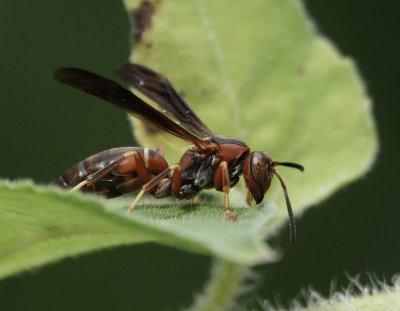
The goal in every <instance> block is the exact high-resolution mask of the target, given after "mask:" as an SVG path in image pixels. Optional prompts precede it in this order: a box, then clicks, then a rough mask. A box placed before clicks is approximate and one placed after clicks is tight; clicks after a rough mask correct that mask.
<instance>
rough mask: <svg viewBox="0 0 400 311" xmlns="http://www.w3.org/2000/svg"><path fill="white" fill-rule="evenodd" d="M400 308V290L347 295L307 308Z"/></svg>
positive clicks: (320, 310)
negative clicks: (340, 298) (338, 299)
mask: <svg viewBox="0 0 400 311" xmlns="http://www.w3.org/2000/svg"><path fill="white" fill-rule="evenodd" d="M342 300H343V297H342ZM399 309H400V293H399V291H398V290H397V291H391V292H382V293H376V294H374V295H365V296H362V297H346V298H345V299H344V301H335V302H332V301H325V302H321V306H318V307H315V308H307V309H297V310H299V311H300V310H304V311H305V310H308V311H353V310H363V311H382V310H393V311H395V310H399Z"/></svg>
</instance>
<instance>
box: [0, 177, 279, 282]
mask: <svg viewBox="0 0 400 311" xmlns="http://www.w3.org/2000/svg"><path fill="white" fill-rule="evenodd" d="M147 201H148V200H146V199H144V202H143V204H142V205H141V206H140V207H138V209H137V210H135V212H134V213H132V214H130V215H127V214H126V213H125V207H126V206H128V205H129V203H130V201H129V200H128V199H117V200H110V201H106V200H105V199H101V198H99V197H97V196H90V195H83V194H81V193H66V192H64V191H61V190H59V189H55V188H53V187H36V186H34V185H33V184H32V183H30V182H20V183H9V182H2V183H0V232H1V234H0V278H2V277H5V276H9V275H11V274H15V273H18V272H21V271H23V270H26V269H31V268H34V267H40V266H42V265H44V264H47V263H49V262H54V261H56V260H59V259H61V258H63V257H66V256H75V255H77V254H80V253H84V252H89V251H93V250H95V249H100V248H105V247H111V246H115V245H122V244H135V243H144V242H150V241H156V242H159V243H163V244H165V245H169V246H174V247H178V248H181V249H185V250H188V251H192V252H198V253H203V254H208V255H213V256H216V257H219V258H223V259H226V260H228V261H230V262H235V263H236V264H238V263H239V264H254V263H257V262H260V261H267V260H273V259H274V252H272V251H270V250H269V249H268V248H267V247H266V246H265V245H263V243H262V239H263V234H262V231H263V230H265V228H266V227H268V223H269V222H270V220H271V219H272V218H273V214H272V213H271V209H268V208H263V209H261V210H258V209H243V208H240V207H237V208H235V209H234V210H235V212H237V213H238V214H240V216H241V221H240V222H238V223H232V222H230V221H227V220H225V217H224V213H223V206H218V205H216V204H214V203H204V204H202V205H194V206H192V205H191V204H190V203H186V202H182V201H181V202H176V201H175V200H160V201H157V202H159V203H160V204H161V205H157V204H156V203H155V202H154V201H153V200H151V201H150V202H147ZM105 203H107V205H108V206H105ZM272 210H276V208H275V209H274V208H272Z"/></svg>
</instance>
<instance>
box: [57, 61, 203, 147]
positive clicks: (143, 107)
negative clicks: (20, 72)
mask: <svg viewBox="0 0 400 311" xmlns="http://www.w3.org/2000/svg"><path fill="white" fill-rule="evenodd" d="M53 78H54V79H56V80H57V81H60V82H62V83H64V84H67V85H69V86H72V87H75V88H77V89H79V90H82V91H84V92H86V93H89V94H91V95H94V96H97V97H99V98H102V99H104V100H106V101H108V102H110V103H112V104H114V105H115V106H117V107H119V108H121V109H123V110H125V111H126V112H128V113H129V114H131V115H133V116H135V117H137V118H139V119H141V120H144V121H146V122H150V123H151V124H152V125H154V126H156V127H158V128H159V129H161V130H163V131H165V132H168V133H170V134H173V135H175V136H177V137H179V138H181V139H184V140H188V141H190V142H192V143H194V144H195V145H197V146H199V147H204V143H203V142H202V140H200V139H199V138H197V137H196V136H194V135H193V134H192V133H190V132H188V131H187V130H186V129H184V128H183V127H181V126H180V125H178V124H177V123H175V122H174V121H172V120H171V119H169V118H168V117H167V116H166V115H164V114H163V113H161V112H159V111H158V110H157V109H154V108H153V107H151V106H150V105H148V104H147V103H146V102H144V101H143V100H141V99H140V98H139V97H137V96H136V95H134V94H133V93H132V92H130V91H128V90H127V89H125V88H123V87H122V86H121V85H119V84H117V83H116V82H114V81H112V80H109V79H106V78H103V77H102V76H99V75H97V74H94V73H91V72H89V71H86V70H83V69H78V68H60V69H57V70H56V71H54V72H53Z"/></svg>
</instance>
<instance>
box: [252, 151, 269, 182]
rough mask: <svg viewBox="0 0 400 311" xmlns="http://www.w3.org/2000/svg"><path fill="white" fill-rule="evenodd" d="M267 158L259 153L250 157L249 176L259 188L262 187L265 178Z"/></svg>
mask: <svg viewBox="0 0 400 311" xmlns="http://www.w3.org/2000/svg"><path fill="white" fill-rule="evenodd" d="M267 165H268V163H267V157H266V154H264V153H261V152H254V154H253V156H252V157H251V165H250V170H251V175H252V177H253V179H254V181H255V182H256V183H257V184H258V185H259V186H260V187H263V185H264V183H265V180H266V177H267V170H268V168H267Z"/></svg>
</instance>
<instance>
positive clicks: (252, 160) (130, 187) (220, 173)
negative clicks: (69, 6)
mask: <svg viewBox="0 0 400 311" xmlns="http://www.w3.org/2000/svg"><path fill="white" fill-rule="evenodd" d="M115 72H116V74H117V75H118V76H119V77H120V78H122V80H124V81H125V82H127V83H128V84H129V85H130V86H132V87H133V88H134V89H136V90H138V91H139V92H141V93H143V94H144V95H145V96H146V97H148V98H150V99H151V100H153V101H154V102H156V103H157V104H158V105H159V106H160V107H161V109H162V110H163V111H165V112H168V113H170V114H172V115H173V116H174V117H175V118H176V119H177V120H178V121H179V124H178V123H177V122H175V121H173V120H172V119H170V118H169V117H168V116H167V115H166V114H165V113H163V112H161V111H159V110H157V109H155V108H153V107H152V106H150V105H149V104H147V103H146V102H145V101H143V100H142V99H140V98H139V97H137V96H136V95H135V94H133V93H132V92H131V91H129V90H127V89H126V88H124V87H122V86H121V85H119V84H117V83H116V82H114V81H112V80H109V79H106V78H104V77H102V76H99V75H97V74H94V73H91V72H89V71H86V70H83V69H78V68H61V69H58V70H56V71H55V72H54V73H53V77H54V79H56V80H57V81H59V82H62V83H64V84H67V85H69V86H72V87H74V88H77V89H79V90H82V91H84V92H86V93H89V94H91V95H94V96H97V97H99V98H101V99H104V100H106V101H108V102H110V103H112V104H114V105H115V106H117V107H119V108H120V109H122V110H125V111H126V112H128V113H129V114H130V115H132V116H134V117H136V118H138V119H141V120H142V121H144V122H147V123H150V124H151V125H153V126H155V127H156V128H158V129H160V130H162V131H165V132H167V133H170V134H172V135H175V136H177V137H179V138H181V139H183V140H185V141H189V142H190V143H192V144H193V146H192V147H191V148H190V149H189V150H187V151H186V152H185V153H184V154H183V156H182V157H181V159H180V160H179V162H178V163H176V164H174V165H168V163H167V161H166V160H165V159H164V157H163V154H162V152H158V150H152V149H149V148H141V147H120V148H113V149H109V150H105V151H102V152H100V153H97V154H95V155H92V156H90V157H88V158H87V159H85V160H83V161H81V162H79V163H77V164H75V165H74V166H73V167H71V168H70V169H68V170H67V171H66V172H65V173H64V174H63V175H61V176H60V177H59V178H58V179H57V180H56V181H55V184H57V185H59V186H61V187H63V188H70V189H72V190H82V191H87V192H94V193H98V194H103V195H106V196H107V197H109V198H112V197H117V196H120V195H123V194H126V193H130V192H134V191H137V190H139V189H141V190H140V192H139V194H138V195H137V196H136V198H135V200H134V201H133V202H132V204H131V205H130V206H129V208H128V210H127V211H128V212H132V211H133V210H134V208H135V206H136V205H137V203H138V202H139V200H140V199H141V197H142V196H143V194H144V193H145V192H148V193H150V194H151V195H153V196H154V197H156V198H163V197H168V196H174V197H176V198H178V199H189V198H192V197H195V196H197V195H198V194H199V192H200V191H201V190H203V189H207V188H215V189H216V190H218V191H222V192H223V193H224V198H225V214H226V216H227V218H228V219H230V220H235V219H236V216H235V215H232V214H231V211H230V208H229V198H228V195H229V190H230V188H232V187H234V186H235V185H236V183H237V182H238V181H239V178H240V175H243V177H244V180H245V183H246V186H247V188H248V193H247V199H246V201H247V203H248V204H249V205H251V200H252V199H254V200H255V201H256V203H257V204H258V203H260V202H261V201H262V200H263V198H264V194H265V193H266V192H267V190H268V188H269V187H270V185H271V181H272V177H273V176H274V175H275V176H276V177H277V178H278V179H279V181H280V183H281V186H282V189H283V192H284V195H285V199H286V206H287V210H288V215H289V225H290V243H291V244H293V243H294V241H295V239H296V225H295V220H294V216H293V212H292V208H291V204H290V201H289V196H288V193H287V189H286V185H285V182H284V181H283V179H282V177H281V176H280V175H279V174H278V172H277V171H276V169H275V168H276V167H277V166H288V167H292V168H296V169H299V170H301V171H303V170H304V168H303V166H301V165H299V164H296V163H291V162H278V161H273V160H272V159H271V157H270V156H269V155H268V154H266V153H265V152H260V151H255V152H250V148H249V147H248V146H247V145H246V144H245V143H244V142H243V141H241V140H239V139H237V138H234V137H229V136H216V135H214V133H213V132H212V131H211V130H210V129H209V128H208V127H207V126H206V125H205V124H204V123H203V122H202V121H201V120H200V118H199V117H198V116H197V115H196V114H195V113H194V111H193V110H192V109H191V108H190V107H189V106H188V104H187V103H186V102H185V100H184V99H183V98H182V96H181V95H180V94H179V93H178V92H177V91H176V90H175V89H174V87H173V86H172V84H171V83H170V82H169V81H168V79H167V78H165V77H164V76H163V75H161V74H159V73H156V72H154V71H153V70H151V69H149V68H146V67H144V66H141V65H138V64H124V65H121V66H119V67H117V68H116V69H115Z"/></svg>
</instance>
